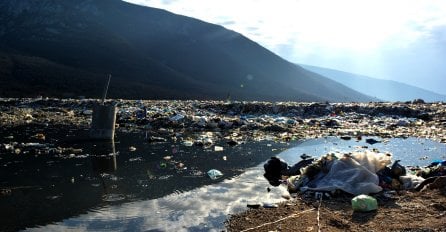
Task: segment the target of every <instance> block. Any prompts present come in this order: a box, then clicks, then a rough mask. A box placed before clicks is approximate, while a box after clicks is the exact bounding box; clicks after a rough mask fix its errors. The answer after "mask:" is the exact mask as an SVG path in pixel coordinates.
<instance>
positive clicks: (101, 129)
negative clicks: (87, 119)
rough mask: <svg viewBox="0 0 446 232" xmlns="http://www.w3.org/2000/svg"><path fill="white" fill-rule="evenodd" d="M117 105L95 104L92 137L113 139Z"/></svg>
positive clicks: (91, 129)
mask: <svg viewBox="0 0 446 232" xmlns="http://www.w3.org/2000/svg"><path fill="white" fill-rule="evenodd" d="M115 124H116V106H115V105H102V104H96V105H94V106H93V116H92V122H91V128H90V137H91V138H93V139H103V140H113V139H114V136H115Z"/></svg>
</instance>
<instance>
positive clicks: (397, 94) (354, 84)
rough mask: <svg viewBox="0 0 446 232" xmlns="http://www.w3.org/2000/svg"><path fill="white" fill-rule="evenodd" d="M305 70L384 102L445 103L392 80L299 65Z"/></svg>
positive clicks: (429, 92) (426, 92)
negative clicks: (418, 100)
mask: <svg viewBox="0 0 446 232" xmlns="http://www.w3.org/2000/svg"><path fill="white" fill-rule="evenodd" d="M301 66H302V67H304V68H305V69H308V70H310V71H312V72H315V73H318V74H321V75H324V76H326V77H328V78H330V79H332V80H334V81H337V82H339V83H342V84H344V85H346V86H348V87H349V88H352V89H354V90H356V91H359V92H362V93H364V94H367V95H370V96H374V97H377V98H379V99H383V100H386V101H411V100H414V99H423V100H425V101H428V102H435V101H446V96H445V95H441V94H438V93H435V92H432V91H429V90H425V89H422V88H419V87H415V86H412V85H408V84H404V83H401V82H397V81H392V80H383V79H376V78H372V77H367V76H363V75H357V74H353V73H348V72H342V71H338V70H334V69H328V68H322V67H316V66H310V65H301Z"/></svg>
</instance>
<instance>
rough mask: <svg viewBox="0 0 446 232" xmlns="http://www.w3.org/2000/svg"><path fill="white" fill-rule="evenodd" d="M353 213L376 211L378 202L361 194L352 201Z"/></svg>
mask: <svg viewBox="0 0 446 232" xmlns="http://www.w3.org/2000/svg"><path fill="white" fill-rule="evenodd" d="M352 208H353V211H359V212H368V211H372V210H377V209H378V202H377V201H376V199H375V198H374V197H371V196H368V195H364V194H361V195H359V196H356V197H354V198H353V199H352Z"/></svg>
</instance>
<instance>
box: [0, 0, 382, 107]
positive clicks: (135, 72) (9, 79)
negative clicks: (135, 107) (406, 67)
mask: <svg viewBox="0 0 446 232" xmlns="http://www.w3.org/2000/svg"><path fill="white" fill-rule="evenodd" d="M0 70H1V71H0V73H1V77H0V82H1V83H2V85H1V87H0V96H3V97H6V96H8V97H11V96H15V97H17V96H19V97H24V96H36V95H43V96H53V97H75V96H79V95H83V96H86V97H99V96H101V93H102V89H103V85H104V84H105V82H106V79H107V78H106V77H107V76H108V74H109V73H110V74H112V76H113V78H112V82H111V85H110V90H109V97H111V98H132V99H225V98H226V97H227V96H228V95H230V96H231V98H232V99H234V100H273V101H275V100H293V101H335V102H346V101H372V100H374V99H372V98H370V97H368V96H365V95H363V94H360V93H358V92H356V91H353V90H351V89H349V88H347V87H345V86H344V85H341V84H338V83H336V82H334V81H331V80H329V79H327V78H325V77H322V76H320V75H318V74H314V73H312V72H309V71H307V70H305V69H303V68H301V67H299V66H296V65H294V64H291V63H289V62H287V61H285V60H284V59H282V58H280V57H279V56H277V55H275V54H273V53H272V52H270V51H268V50H266V49H265V48H263V47H261V46H260V45H258V44H257V43H255V42H253V41H251V40H249V39H247V38H246V37H244V36H242V35H241V34H239V33H236V32H234V31H230V30H227V29H225V28H223V27H221V26H217V25H213V24H209V23H205V22H202V21H199V20H196V19H193V18H189V17H185V16H180V15H175V14H172V13H169V12H167V11H164V10H160V9H155V8H149V7H142V6H138V5H133V4H130V3H126V2H123V1H119V0H77V1H69V0H39V1H33V0H3V1H1V2H0Z"/></svg>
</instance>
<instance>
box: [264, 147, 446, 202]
mask: <svg viewBox="0 0 446 232" xmlns="http://www.w3.org/2000/svg"><path fill="white" fill-rule="evenodd" d="M301 158H302V160H301V161H299V162H298V163H296V164H295V165H293V166H291V167H290V166H289V165H288V164H287V163H286V162H285V161H283V160H281V159H279V158H277V157H271V159H269V160H268V161H267V162H266V163H265V164H264V169H265V174H264V176H265V178H266V179H267V180H268V181H269V183H270V184H271V185H273V186H278V185H280V184H283V185H286V186H287V189H288V191H289V192H290V193H299V194H306V195H315V196H319V197H328V198H330V197H335V196H336V195H339V194H347V195H350V196H360V197H359V198H354V201H352V203H353V202H357V201H361V200H362V199H369V200H370V199H372V198H373V197H371V198H370V196H373V195H376V194H381V195H383V196H387V197H391V196H392V195H393V194H395V193H396V192H399V191H402V190H411V191H424V190H425V189H441V191H445V193H446V160H436V161H434V162H432V163H431V164H430V165H429V166H427V167H425V168H420V167H404V166H402V165H401V164H400V163H399V162H400V160H396V161H394V162H393V164H392V154H390V153H380V152H377V151H369V150H366V151H363V152H352V153H329V154H326V155H324V156H322V157H321V158H319V159H315V158H311V157H310V156H307V155H303V156H301ZM366 195H370V196H369V197H365V196H366ZM371 201H372V202H373V201H376V200H371ZM355 204H356V203H355ZM369 208H370V207H369ZM369 208H368V209H369ZM372 208H374V207H372Z"/></svg>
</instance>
